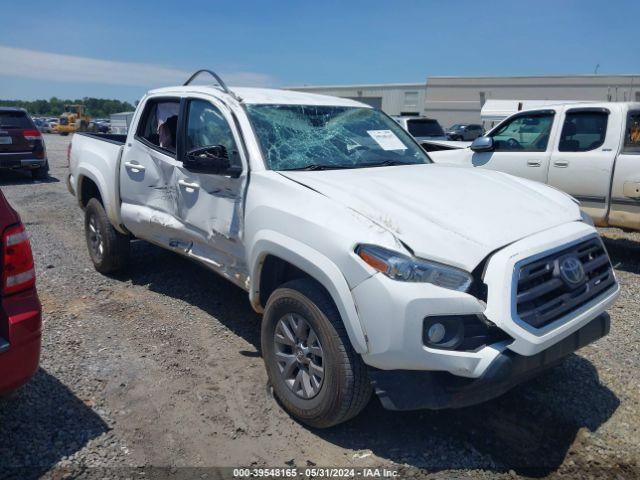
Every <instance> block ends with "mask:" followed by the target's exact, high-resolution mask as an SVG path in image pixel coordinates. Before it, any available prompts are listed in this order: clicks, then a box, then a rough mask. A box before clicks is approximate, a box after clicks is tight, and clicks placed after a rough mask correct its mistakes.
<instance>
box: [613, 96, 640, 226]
mask: <svg viewBox="0 0 640 480" xmlns="http://www.w3.org/2000/svg"><path fill="white" fill-rule="evenodd" d="M623 121H624V124H623V129H624V139H623V146H622V150H621V152H620V154H619V155H618V158H617V159H616V162H615V171H614V174H613V183H612V191H611V208H610V210H609V223H610V224H611V225H614V226H618V227H626V228H632V229H635V230H640V105H638V104H635V106H634V108H632V109H631V110H630V111H629V112H628V113H627V114H626V115H624V119H623Z"/></svg>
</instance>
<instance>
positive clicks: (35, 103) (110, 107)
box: [0, 97, 137, 118]
mask: <svg viewBox="0 0 640 480" xmlns="http://www.w3.org/2000/svg"><path fill="white" fill-rule="evenodd" d="M136 103H137V102H136ZM68 104H81V105H84V106H85V110H86V112H87V115H89V116H90V117H93V118H100V117H108V116H109V115H111V114H112V113H119V112H130V111H132V110H134V109H135V107H134V106H133V105H131V104H130V103H129V102H122V101H120V100H115V99H106V98H93V97H85V98H83V99H76V100H70V99H66V100H65V99H60V98H57V97H51V98H50V99H49V100H32V101H29V100H0V106H2V107H18V108H24V109H25V110H26V111H27V112H29V114H30V115H35V116H41V115H44V116H51V117H53V116H56V117H57V116H59V115H60V114H61V113H62V112H63V111H64V106H65V105H68Z"/></svg>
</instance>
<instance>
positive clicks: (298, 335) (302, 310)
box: [261, 279, 372, 428]
mask: <svg viewBox="0 0 640 480" xmlns="http://www.w3.org/2000/svg"><path fill="white" fill-rule="evenodd" d="M261 343H262V353H263V357H264V362H265V366H266V369H267V375H268V376H269V380H270V382H271V385H272V386H273V391H274V393H275V395H276V397H277V398H278V400H280V402H281V404H282V405H283V406H284V408H285V410H287V412H289V413H290V414H291V415H292V416H293V417H295V418H296V419H298V420H299V421H301V422H303V423H306V424H307V425H310V426H312V427H317V428H326V427H331V426H333V425H336V424H338V423H342V422H344V421H346V420H349V419H350V418H352V417H355V416H356V415H357V414H358V413H360V411H361V410H362V409H363V408H364V407H365V406H366V405H367V403H368V402H369V399H370V397H371V392H372V388H371V382H370V381H369V378H368V375H367V369H366V366H365V364H364V362H363V361H362V359H361V358H360V356H359V355H358V354H357V353H356V352H355V351H354V350H353V347H352V346H351V342H350V340H349V338H348V336H347V333H346V330H345V328H344V324H343V323H342V319H341V318H340V314H339V313H338V309H337V308H336V306H335V304H334V303H333V300H332V299H331V297H330V296H329V295H328V294H327V292H326V291H325V290H324V288H323V287H322V286H321V285H320V284H318V283H317V282H315V281H314V280H311V279H298V280H292V281H290V282H287V283H286V284H284V285H282V286H281V287H280V288H278V289H277V290H275V291H274V292H273V293H272V294H271V296H270V297H269V300H268V302H267V306H266V308H265V312H264V316H263V319H262V335H261Z"/></svg>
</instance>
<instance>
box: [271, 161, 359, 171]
mask: <svg viewBox="0 0 640 480" xmlns="http://www.w3.org/2000/svg"><path fill="white" fill-rule="evenodd" d="M345 168H358V165H318V164H316V163H312V164H310V165H305V166H304V167H299V168H287V169H285V170H284V171H285V172H290V171H293V170H305V171H311V170H340V169H345Z"/></svg>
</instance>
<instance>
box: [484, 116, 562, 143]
mask: <svg viewBox="0 0 640 480" xmlns="http://www.w3.org/2000/svg"><path fill="white" fill-rule="evenodd" d="M553 115H554V114H553V113H532V114H522V115H519V116H517V117H515V118H512V119H511V120H507V121H506V123H504V124H503V125H502V126H501V127H499V128H498V130H496V131H495V132H494V133H493V134H492V135H491V136H492V137H493V142H494V146H495V150H496V151H501V152H504V151H507V152H544V151H546V150H547V144H548V143H549V134H550V133H551V126H552V125H553Z"/></svg>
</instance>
